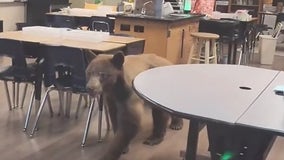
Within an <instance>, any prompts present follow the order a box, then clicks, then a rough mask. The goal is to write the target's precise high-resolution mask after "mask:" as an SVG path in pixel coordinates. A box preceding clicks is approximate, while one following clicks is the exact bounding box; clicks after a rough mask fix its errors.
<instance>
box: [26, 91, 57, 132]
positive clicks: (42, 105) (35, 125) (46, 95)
mask: <svg viewBox="0 0 284 160" xmlns="http://www.w3.org/2000/svg"><path fill="white" fill-rule="evenodd" d="M50 91H52V89H48V90H47V91H46V92H45V95H44V98H43V100H42V102H41V104H40V107H39V110H38V112H37V115H36V118H35V122H34V125H33V127H32V131H31V133H30V137H32V136H33V135H34V133H35V130H36V128H37V123H38V120H39V118H40V115H41V112H42V109H43V107H44V104H45V101H46V99H47V97H48V95H49V92H50Z"/></svg>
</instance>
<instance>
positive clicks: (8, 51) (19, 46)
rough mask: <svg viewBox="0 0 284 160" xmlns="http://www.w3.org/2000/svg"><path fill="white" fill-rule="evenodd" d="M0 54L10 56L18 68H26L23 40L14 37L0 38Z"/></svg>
mask: <svg viewBox="0 0 284 160" xmlns="http://www.w3.org/2000/svg"><path fill="white" fill-rule="evenodd" d="M0 55H1V56H6V57H10V58H11V59H12V65H13V66H14V67H16V68H19V69H20V68H26V66H27V64H26V60H25V53H24V46H23V42H21V41H17V40H12V39H2V38H1V39H0Z"/></svg>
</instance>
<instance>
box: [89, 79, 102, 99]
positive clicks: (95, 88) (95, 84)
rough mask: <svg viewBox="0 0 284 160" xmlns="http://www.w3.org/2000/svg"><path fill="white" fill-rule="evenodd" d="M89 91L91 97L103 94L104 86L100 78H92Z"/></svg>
mask: <svg viewBox="0 0 284 160" xmlns="http://www.w3.org/2000/svg"><path fill="white" fill-rule="evenodd" d="M86 87H87V91H88V92H89V94H90V96H95V95H96V94H99V93H101V92H102V90H103V89H102V85H101V83H100V81H99V79H98V78H96V77H91V78H90V79H89V80H88V82H87V86H86Z"/></svg>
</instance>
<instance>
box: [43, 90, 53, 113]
mask: <svg viewBox="0 0 284 160" xmlns="http://www.w3.org/2000/svg"><path fill="white" fill-rule="evenodd" d="M47 89H48V88H46V89H45V91H47ZM47 103H48V108H49V113H50V117H53V113H54V112H53V109H52V104H51V99H50V95H49V94H48V96H47Z"/></svg>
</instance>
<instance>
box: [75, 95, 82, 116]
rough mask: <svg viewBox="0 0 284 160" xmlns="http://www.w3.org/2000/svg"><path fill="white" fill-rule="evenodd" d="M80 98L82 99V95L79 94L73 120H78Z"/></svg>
mask: <svg viewBox="0 0 284 160" xmlns="http://www.w3.org/2000/svg"><path fill="white" fill-rule="evenodd" d="M82 97H83V95H82V94H80V95H79V99H78V105H77V108H76V113H75V118H76V119H77V118H78V115H79V108H80V106H81V102H82Z"/></svg>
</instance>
